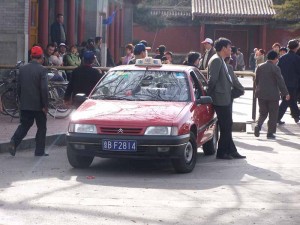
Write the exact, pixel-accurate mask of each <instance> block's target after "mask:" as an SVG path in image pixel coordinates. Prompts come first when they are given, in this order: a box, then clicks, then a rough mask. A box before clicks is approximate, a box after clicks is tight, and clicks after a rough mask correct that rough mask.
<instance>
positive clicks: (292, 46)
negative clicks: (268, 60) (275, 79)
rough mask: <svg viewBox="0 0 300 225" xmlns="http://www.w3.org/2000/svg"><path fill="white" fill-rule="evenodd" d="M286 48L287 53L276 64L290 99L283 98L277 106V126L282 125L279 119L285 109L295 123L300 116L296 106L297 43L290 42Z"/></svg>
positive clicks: (299, 64) (299, 66)
mask: <svg viewBox="0 0 300 225" xmlns="http://www.w3.org/2000/svg"><path fill="white" fill-rule="evenodd" d="M288 48H289V52H288V53H287V54H285V55H283V56H282V57H281V58H280V59H279V62H278V66H279V67H280V69H281V73H282V76H283V79H284V82H285V84H286V87H287V89H288V91H289V94H290V99H289V100H287V99H285V98H284V97H283V99H282V102H281V104H280V106H279V114H278V123H279V124H284V122H283V121H281V119H282V117H283V115H284V114H285V112H286V110H287V107H290V109H291V114H292V117H293V118H294V120H295V123H298V122H299V116H300V112H299V108H298V106H297V90H298V85H299V80H300V57H299V56H298V55H296V52H297V50H298V49H299V41H298V40H290V41H289V43H288Z"/></svg>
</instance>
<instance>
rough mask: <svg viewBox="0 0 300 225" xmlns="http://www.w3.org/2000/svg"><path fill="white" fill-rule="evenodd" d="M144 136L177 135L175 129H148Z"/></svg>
mask: <svg viewBox="0 0 300 225" xmlns="http://www.w3.org/2000/svg"><path fill="white" fill-rule="evenodd" d="M145 135H171V136H176V135H178V128H177V127H148V128H147V129H146V131H145Z"/></svg>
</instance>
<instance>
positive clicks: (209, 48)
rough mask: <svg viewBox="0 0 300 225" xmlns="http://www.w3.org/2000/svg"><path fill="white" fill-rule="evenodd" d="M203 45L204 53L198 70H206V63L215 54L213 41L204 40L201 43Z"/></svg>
mask: <svg viewBox="0 0 300 225" xmlns="http://www.w3.org/2000/svg"><path fill="white" fill-rule="evenodd" d="M201 43H202V44H203V45H204V48H205V52H204V54H203V55H202V58H201V61H200V70H206V69H207V66H208V62H209V60H210V58H211V57H212V56H213V55H214V54H216V50H215V49H214V47H213V43H214V42H213V40H211V39H210V38H205V40H204V41H202V42H201Z"/></svg>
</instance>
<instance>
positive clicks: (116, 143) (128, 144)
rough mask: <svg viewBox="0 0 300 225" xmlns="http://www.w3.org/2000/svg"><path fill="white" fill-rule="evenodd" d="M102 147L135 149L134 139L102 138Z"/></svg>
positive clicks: (118, 149) (115, 149) (122, 149)
mask: <svg viewBox="0 0 300 225" xmlns="http://www.w3.org/2000/svg"><path fill="white" fill-rule="evenodd" d="M102 149H103V150H105V151H120V152H122V151H131V152H133V151H136V150H137V144H136V141H132V140H102Z"/></svg>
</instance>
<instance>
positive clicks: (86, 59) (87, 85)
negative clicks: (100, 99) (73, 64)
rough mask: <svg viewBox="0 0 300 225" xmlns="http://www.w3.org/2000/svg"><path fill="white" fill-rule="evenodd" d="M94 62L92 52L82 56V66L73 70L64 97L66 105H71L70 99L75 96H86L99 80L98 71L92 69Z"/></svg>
mask: <svg viewBox="0 0 300 225" xmlns="http://www.w3.org/2000/svg"><path fill="white" fill-rule="evenodd" d="M94 61H95V54H94V52H92V51H86V52H85V53H84V54H83V65H81V66H79V67H77V68H76V69H75V70H73V72H72V76H71V80H70V82H69V83H68V87H67V90H66V92H65V96H64V101H65V103H66V104H67V105H70V104H71V103H72V99H73V98H74V96H75V95H76V94H79V93H83V94H86V95H87V96H88V95H89V94H90V92H91V91H92V90H93V88H94V87H95V85H96V84H97V83H98V81H99V80H100V79H101V77H102V75H101V73H100V71H99V70H97V69H95V68H93V67H92V64H93V63H94Z"/></svg>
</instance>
